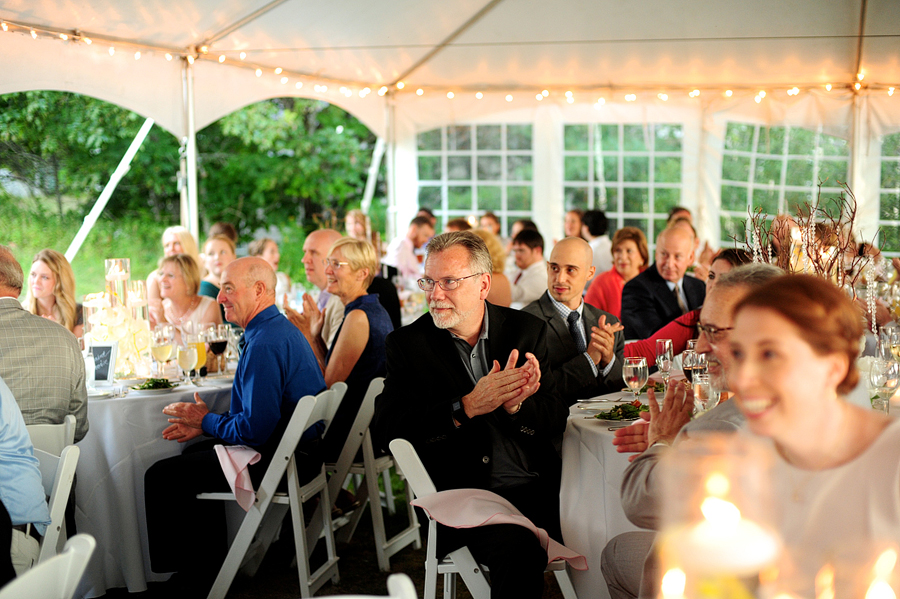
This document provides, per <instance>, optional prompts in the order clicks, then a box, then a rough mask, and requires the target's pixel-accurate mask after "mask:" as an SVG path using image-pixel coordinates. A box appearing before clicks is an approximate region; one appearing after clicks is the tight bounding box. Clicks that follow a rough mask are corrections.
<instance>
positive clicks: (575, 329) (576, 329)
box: [567, 310, 587, 353]
mask: <svg viewBox="0 0 900 599" xmlns="http://www.w3.org/2000/svg"><path fill="white" fill-rule="evenodd" d="M567 320H568V322H569V333H571V334H572V339H574V340H575V345H576V346H577V347H578V351H579V352H580V353H584V352H585V351H586V350H587V342H586V341H585V340H584V327H583V326H581V322H580V320H581V315H580V314H578V312H576V311H575V310H572V311H571V312H569V317H568V319H567Z"/></svg>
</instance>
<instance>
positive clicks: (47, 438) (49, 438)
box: [25, 414, 75, 456]
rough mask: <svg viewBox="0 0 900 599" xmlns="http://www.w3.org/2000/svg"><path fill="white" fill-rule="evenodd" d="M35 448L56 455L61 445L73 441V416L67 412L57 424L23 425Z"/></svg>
mask: <svg viewBox="0 0 900 599" xmlns="http://www.w3.org/2000/svg"><path fill="white" fill-rule="evenodd" d="M25 428H26V429H27V430H28V436H29V437H31V444H32V445H34V447H35V449H41V450H43V451H46V452H47V453H52V454H53V455H55V456H58V455H60V454H61V453H62V450H63V447H65V446H66V445H73V444H74V443H75V416H73V415H72V414H67V415H66V418H65V420H63V421H62V422H61V423H59V424H29V425H28V426H26V427H25Z"/></svg>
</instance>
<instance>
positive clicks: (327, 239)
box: [303, 229, 342, 289]
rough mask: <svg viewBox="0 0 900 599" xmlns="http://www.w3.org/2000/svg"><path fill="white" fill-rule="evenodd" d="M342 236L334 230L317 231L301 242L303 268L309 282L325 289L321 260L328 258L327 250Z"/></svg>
mask: <svg viewBox="0 0 900 599" xmlns="http://www.w3.org/2000/svg"><path fill="white" fill-rule="evenodd" d="M341 237H342V235H341V234H340V233H338V232H337V231H335V230H334V229H319V230H318V231H313V232H312V233H310V234H309V235H307V236H306V240H305V241H304V242H303V268H304V270H306V278H307V279H309V282H310V283H312V284H313V285H315V286H316V287H318V288H319V289H325V285H326V281H325V267H324V266H322V260H324V259H325V258H327V257H328V250H330V249H331V246H332V245H334V242H335V241H337V240H338V239H340V238H341Z"/></svg>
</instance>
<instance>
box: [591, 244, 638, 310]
mask: <svg viewBox="0 0 900 599" xmlns="http://www.w3.org/2000/svg"><path fill="white" fill-rule="evenodd" d="M612 255H613V267H612V268H611V269H609V270H608V271H606V272H604V273H600V274H599V275H597V278H596V279H594V282H593V283H591V286H590V287H588V291H587V294H586V295H585V296H584V301H585V303H588V304H590V305H592V306H594V307H595V308H600V309H601V310H605V311H607V312H609V313H610V314H612V315H614V316H615V317H616V318H621V317H622V288H623V287H625V283H627V282H628V281H630V280H631V279H633V278H634V277H636V276H638V275H639V274H640V273H641V271H643V270H644V269H645V268H647V265H648V264H649V263H650V255H649V252H648V251H647V238H646V237H645V236H644V232H643V231H641V230H640V229H638V228H637V227H622V228H621V229H619V230H618V231H616V234H615V235H613V238H612Z"/></svg>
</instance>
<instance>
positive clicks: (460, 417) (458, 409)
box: [450, 399, 470, 426]
mask: <svg viewBox="0 0 900 599" xmlns="http://www.w3.org/2000/svg"><path fill="white" fill-rule="evenodd" d="M450 410H451V411H452V414H453V418H454V419H455V420H456V421H457V422H458V423H459V424H460V426H462V425H463V424H465V423H467V422H468V421H469V420H470V418H469V417H468V416H467V415H466V409H465V408H464V407H463V404H462V399H457V400H456V401H454V402H453V403H452V404H450Z"/></svg>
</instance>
